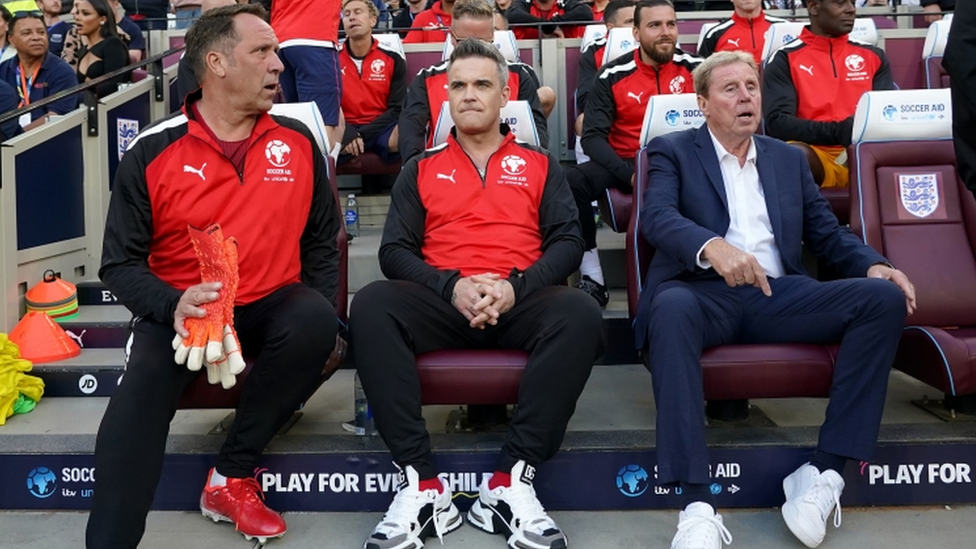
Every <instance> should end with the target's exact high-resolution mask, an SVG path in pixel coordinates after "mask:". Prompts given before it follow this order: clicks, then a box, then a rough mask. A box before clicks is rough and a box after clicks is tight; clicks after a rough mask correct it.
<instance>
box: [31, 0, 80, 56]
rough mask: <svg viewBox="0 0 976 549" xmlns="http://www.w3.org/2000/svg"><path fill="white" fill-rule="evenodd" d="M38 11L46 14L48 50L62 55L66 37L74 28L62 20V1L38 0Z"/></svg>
mask: <svg viewBox="0 0 976 549" xmlns="http://www.w3.org/2000/svg"><path fill="white" fill-rule="evenodd" d="M37 9H39V10H41V13H43V14H44V24H45V25H47V42H48V50H49V51H50V52H51V53H53V54H54V55H61V48H62V47H63V46H64V36H65V35H66V34H68V30H69V29H71V27H72V25H71V24H70V23H67V22H65V21H62V20H61V0H37Z"/></svg>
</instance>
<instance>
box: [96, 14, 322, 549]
mask: <svg viewBox="0 0 976 549" xmlns="http://www.w3.org/2000/svg"><path fill="white" fill-rule="evenodd" d="M265 17H266V13H265V11H264V8H262V7H261V6H259V5H257V4H242V5H231V6H225V7H221V8H216V9H214V10H211V11H209V12H207V13H206V14H204V15H203V16H202V17H201V18H200V19H199V20H198V21H197V22H196V23H195V24H194V25H193V27H192V28H191V29H190V30H189V32H188V33H187V35H186V38H187V40H186V43H187V48H186V55H187V57H188V58H189V59H190V62H191V63H192V64H193V70H194V74H196V75H197V77H198V78H199V80H200V85H201V88H200V90H198V91H196V92H194V93H191V94H190V95H189V96H188V97H187V99H186V102H185V104H184V108H183V113H181V114H178V115H175V116H172V117H170V118H167V119H165V120H163V121H161V122H159V123H157V124H155V125H153V126H150V127H148V128H146V129H145V130H143V131H142V133H140V134H139V136H138V137H137V138H136V140H135V141H134V142H133V143H132V144H131V145H130V146H129V150H128V151H127V152H126V153H125V156H123V158H122V161H121V162H120V164H119V168H118V172H117V173H116V176H115V186H114V189H113V192H112V201H111V204H110V205H109V211H108V219H107V221H106V224H105V243H104V248H103V252H102V266H101V269H100V270H99V276H100V277H101V278H102V281H104V283H105V285H106V286H108V288H109V289H110V290H112V292H113V293H114V294H115V295H116V296H118V298H119V301H121V302H122V303H123V304H124V305H125V306H126V307H127V308H128V309H129V310H130V311H132V313H133V315H134V316H135V321H134V322H133V326H132V334H131V336H130V338H129V343H128V345H127V346H126V353H127V362H126V371H125V375H124V377H123V378H122V380H121V383H120V384H119V387H118V389H117V390H116V391H115V393H114V394H113V395H112V398H111V400H110V401H109V404H108V408H107V409H106V411H105V415H104V417H103V418H102V422H101V425H100V426H99V428H98V436H97V438H96V441H95V467H96V468H97V469H98V476H97V478H96V480H95V496H94V500H93V502H92V511H91V515H90V516H89V519H88V530H87V533H86V540H87V547H88V549H103V548H113V549H117V548H123V547H124V548H132V549H134V548H135V547H136V546H138V545H139V541H140V539H141V538H142V535H143V532H144V531H145V528H146V516H147V515H148V513H149V507H150V505H151V504H152V501H153V494H154V493H155V491H156V486H157V484H158V483H159V479H160V476H161V474H162V469H163V458H164V455H165V448H166V437H167V434H168V432H169V424H170V421H171V420H172V419H173V415H174V414H175V413H176V406H177V402H178V401H179V398H180V395H181V394H182V393H183V390H184V389H185V388H186V387H187V386H188V385H190V383H192V382H193V381H194V380H195V379H196V378H197V377H199V376H201V375H203V372H202V371H199V370H198V371H191V370H190V369H188V368H187V367H185V366H182V365H180V364H177V363H176V362H175V361H174V353H173V340H174V336H175V335H176V334H179V335H180V336H182V337H184V338H185V337H186V336H187V334H186V331H187V327H186V326H185V324H184V321H185V320H188V319H200V320H202V321H207V320H208V318H210V319H211V320H212V317H211V315H212V314H213V313H212V312H208V311H207V309H205V308H204V307H203V306H204V305H206V304H212V303H214V302H219V300H220V299H221V294H223V292H224V290H225V288H224V287H223V286H221V285H220V283H217V282H206V283H201V278H202V276H201V267H200V263H199V261H198V259H197V255H196V253H195V251H194V247H195V246H194V242H193V241H191V239H190V232H189V230H188V226H192V227H196V228H200V229H202V228H204V227H208V226H210V225H212V224H214V223H216V224H219V225H220V227H221V229H222V231H223V235H224V236H225V237H228V238H229V237H234V238H235V239H236V241H237V245H236V250H237V252H236V254H237V256H238V260H237V263H238V266H239V277H240V278H239V283H238V286H237V294H236V299H235V300H234V302H233V304H232V306H233V318H234V320H233V323H234V325H235V326H236V329H237V335H238V338H239V340H240V343H241V347H242V349H243V352H244V353H245V354H248V355H250V356H253V357H257V358H256V360H255V362H254V364H253V366H252V369H251V372H250V374H249V376H248V377H247V379H246V380H245V381H244V382H243V389H242V393H241V399H240V405H239V407H238V409H237V413H236V417H235V420H234V424H233V425H232V426H231V428H230V430H229V432H228V434H227V438H226V441H225V442H224V445H223V447H222V448H221V450H220V454H219V456H218V457H217V462H216V464H215V467H214V468H213V469H211V470H210V474H209V475H208V477H207V483H206V485H205V487H204V488H203V491H202V493H201V495H200V508H201V511H202V512H203V513H204V515H206V516H208V517H211V518H213V519H214V520H223V521H228V522H232V523H234V525H235V527H236V529H237V531H239V532H240V533H242V534H243V535H244V536H245V537H247V538H248V539H251V538H255V537H256V538H258V540H259V541H261V543H264V541H266V540H267V539H268V538H273V537H278V536H281V535H282V534H284V533H285V521H284V519H282V517H281V516H280V515H278V514H277V513H275V512H274V511H272V510H271V509H269V508H268V507H266V506H265V504H264V502H263V494H262V493H261V488H260V487H259V486H258V484H257V483H256V482H255V481H254V478H253V474H254V468H255V466H256V465H257V462H258V459H259V458H260V456H261V453H262V452H263V451H264V448H265V446H266V445H267V444H268V442H270V441H271V438H272V437H273V436H274V435H275V433H277V432H278V430H279V429H280V428H281V426H282V425H284V423H285V422H286V421H288V419H289V418H290V417H291V416H292V413H293V412H294V411H295V410H296V409H297V408H298V406H299V405H300V404H301V403H302V402H303V401H304V400H305V399H306V398H308V396H309V392H310V390H312V389H313V388H314V387H316V386H317V385H318V383H319V380H320V378H321V376H322V373H323V366H325V365H326V361H327V360H329V356H330V354H331V353H332V348H333V342H334V341H335V340H336V333H337V331H338V322H337V321H336V315H335V305H336V293H337V290H338V283H339V250H338V246H337V245H336V237H337V235H338V234H339V228H340V221H339V219H340V218H339V209H338V207H337V206H336V203H335V199H334V197H333V192H332V189H331V188H330V185H329V178H328V174H327V172H326V165H325V161H324V159H323V156H322V152H321V151H320V150H319V148H318V146H317V145H316V143H315V141H314V138H313V137H312V135H311V133H310V132H309V131H308V129H307V128H306V127H305V126H304V125H303V124H301V123H300V122H298V121H295V120H292V119H288V118H282V117H277V116H270V115H268V114H267V111H268V110H270V109H271V105H272V100H273V98H274V96H275V93H276V92H277V87H278V86H277V85H278V75H279V74H280V73H281V71H282V68H283V67H282V63H281V61H280V60H279V59H278V56H277V55H276V53H275V52H276V51H277V48H278V41H277V40H276V39H275V34H274V31H272V30H271V27H270V26H269V25H268V24H267V23H266V22H265ZM228 305H231V304H229V303H228ZM198 322H199V320H198ZM206 368H210V366H207V367H206ZM201 480H202V479H201ZM228 532H230V530H228Z"/></svg>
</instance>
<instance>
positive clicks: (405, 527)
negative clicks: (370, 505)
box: [363, 465, 464, 549]
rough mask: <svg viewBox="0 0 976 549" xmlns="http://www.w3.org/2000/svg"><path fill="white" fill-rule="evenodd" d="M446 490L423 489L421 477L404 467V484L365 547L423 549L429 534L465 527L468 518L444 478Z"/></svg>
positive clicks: (402, 478) (438, 533) (442, 538)
mask: <svg viewBox="0 0 976 549" xmlns="http://www.w3.org/2000/svg"><path fill="white" fill-rule="evenodd" d="M440 482H441V486H443V488H444V489H443V490H442V491H441V492H438V491H437V490H420V476H419V475H418V474H417V471H416V470H415V469H414V468H413V467H411V466H410V465H407V466H406V467H404V468H403V469H401V470H400V486H399V489H400V490H399V491H398V492H397V494H396V496H394V497H393V503H391V504H390V508H389V509H388V510H387V511H386V514H385V515H383V520H381V521H380V523H379V524H378V525H377V526H376V528H375V529H374V530H373V533H372V534H370V536H369V538H367V539H366V542H365V543H363V549H420V548H421V547H423V546H424V540H426V539H427V537H428V536H431V535H436V536H437V537H438V539H440V540H441V543H442V544H443V543H444V535H445V534H448V533H450V532H453V531H454V530H457V529H458V528H460V527H461V524H463V523H464V519H463V518H461V513H460V511H458V509H457V507H455V506H454V503H452V502H451V489H450V487H449V486H448V485H447V483H445V482H444V480H443V479H441V480H440Z"/></svg>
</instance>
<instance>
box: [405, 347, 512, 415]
mask: <svg viewBox="0 0 976 549" xmlns="http://www.w3.org/2000/svg"><path fill="white" fill-rule="evenodd" d="M528 358H529V355H528V353H526V352H523V351H511V350H493V349H492V350H481V349H478V350H471V349H464V350H444V351H435V352H433V353H427V354H423V355H420V356H418V357H417V373H418V374H419V375H420V394H421V402H423V403H424V404H458V405H463V404H474V405H497V404H515V403H517V402H518V393H519V384H520V383H521V382H522V372H523V371H524V370H525V363H526V361H527V360H528Z"/></svg>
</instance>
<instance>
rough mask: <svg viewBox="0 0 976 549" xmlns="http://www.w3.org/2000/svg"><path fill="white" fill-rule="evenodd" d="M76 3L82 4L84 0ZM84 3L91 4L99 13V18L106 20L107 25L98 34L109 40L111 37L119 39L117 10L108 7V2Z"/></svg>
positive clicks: (90, 1) (94, 0) (101, 27)
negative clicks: (116, 18)
mask: <svg viewBox="0 0 976 549" xmlns="http://www.w3.org/2000/svg"><path fill="white" fill-rule="evenodd" d="M76 1H79V2H80V1H82V0H76ZM83 1H85V2H88V3H89V4H91V7H92V8H94V9H95V13H97V14H98V16H99V17H104V18H105V24H104V25H102V26H100V27H99V28H98V34H99V35H101V37H102V38H108V37H110V36H114V37H116V38H118V36H119V32H118V22H117V21H116V20H115V10H113V9H112V6H110V5H108V2H106V0H83Z"/></svg>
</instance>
